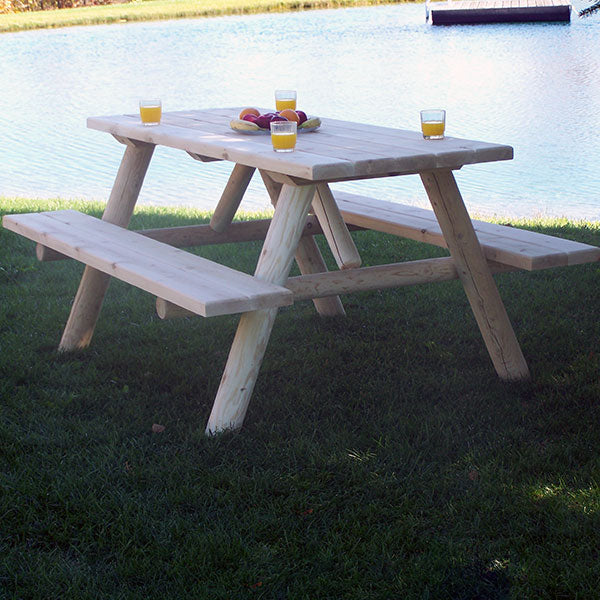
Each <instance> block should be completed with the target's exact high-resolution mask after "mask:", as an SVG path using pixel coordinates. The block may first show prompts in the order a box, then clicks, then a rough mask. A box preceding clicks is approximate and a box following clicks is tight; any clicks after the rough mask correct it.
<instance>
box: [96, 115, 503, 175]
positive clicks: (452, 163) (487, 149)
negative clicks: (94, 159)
mask: <svg viewBox="0 0 600 600" xmlns="http://www.w3.org/2000/svg"><path fill="white" fill-rule="evenodd" d="M240 110H241V108H240V107H233V108H217V109H206V110H184V111H174V112H165V113H163V115H162V119H161V123H160V125H157V126H154V127H145V126H143V125H142V124H141V121H140V118H139V115H138V114H128V115H114V116H100V117H90V118H88V120H87V125H88V127H89V128H91V129H96V130H99V131H105V132H107V133H111V134H113V135H115V136H117V137H123V138H128V139H133V140H138V141H143V142H148V143H152V144H156V145H163V146H169V147H171V148H177V149H180V150H185V151H186V152H189V153H190V154H192V155H196V156H197V157H199V158H201V159H205V160H229V161H232V162H236V163H239V164H243V165H247V166H250V167H255V168H258V169H263V170H266V171H272V172H275V173H281V174H283V175H288V176H290V177H296V178H299V179H303V180H308V181H340V180H347V179H364V178H370V177H387V176H391V175H403V174H408V173H418V172H422V171H427V170H430V169H438V168H450V169H458V168H461V167H462V166H463V165H466V164H474V163H481V162H490V161H497V160H509V159H511V158H512V157H513V149H512V147H511V146H507V145H503V144H494V143H487V142H480V141H475V140H466V139H460V138H454V137H446V138H444V139H443V140H424V139H423V136H422V134H421V132H420V131H416V130H407V129H396V128H391V127H381V126H377V125H368V124H362V123H354V122H350V121H341V120H337V119H329V118H324V117H321V116H320V115H319V116H320V117H321V121H322V124H321V127H320V128H319V129H317V130H316V131H313V132H306V133H300V134H299V135H298V141H297V144H296V150H295V151H294V152H291V153H277V152H273V149H272V146H271V141H270V137H269V134H268V132H264V133H263V132H256V133H254V132H251V133H249V134H246V133H242V132H239V131H234V130H233V129H231V127H230V126H229V122H230V121H231V120H232V119H235V118H237V116H238V114H239V112H240ZM259 110H261V109H259ZM267 111H268V109H262V110H261V112H267Z"/></svg>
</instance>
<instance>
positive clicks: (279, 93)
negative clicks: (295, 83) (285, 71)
mask: <svg viewBox="0 0 600 600" xmlns="http://www.w3.org/2000/svg"><path fill="white" fill-rule="evenodd" d="M275 108H276V110H277V111H280V110H283V109H284V108H291V109H292V110H296V91H295V90H275Z"/></svg>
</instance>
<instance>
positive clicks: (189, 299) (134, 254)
mask: <svg viewBox="0 0 600 600" xmlns="http://www.w3.org/2000/svg"><path fill="white" fill-rule="evenodd" d="M2 224H3V225H4V227H5V228H7V229H10V230H12V231H14V232H16V233H18V234H20V235H23V236H25V237H27V238H29V239H32V240H34V241H36V242H38V243H40V244H43V245H44V246H47V247H49V248H52V249H53V250H56V251H58V252H60V253H62V254H64V255H66V256H69V257H71V258H74V259H76V260H79V261H81V262H83V263H85V264H86V265H90V266H91V267H93V268H95V269H98V270H99V271H102V272H104V273H108V274H109V275H111V276H113V277H116V278H117V279H121V280H123V281H125V282H127V283H130V284H132V285H135V286H136V287H139V288H141V289H143V290H145V291H147V292H150V293H151V294H154V295H156V296H157V297H158V298H162V299H164V300H167V301H169V302H171V303H173V304H176V305H177V306H180V307H182V308H185V309H187V310H188V311H191V312H193V313H196V314H198V315H202V316H204V317H209V316H215V315H223V314H233V313H239V312H247V311H254V310H258V309H263V308H274V307H278V306H286V305H290V304H292V303H293V294H292V292H290V291H289V290H287V289H286V288H284V287H281V286H278V285H273V284H271V283H267V282H263V281H260V280H258V279H256V278H254V277H252V276H251V275H247V274H245V273H241V272H239V271H236V270H234V269H230V268H229V267H225V266H223V265H220V264H218V263H215V262H213V261H211V260H207V259H205V258H201V257H200V256H196V255H194V254H191V253H189V252H186V251H184V250H180V249H178V248H173V247H172V246H169V245H167V244H164V243H162V242H158V241H156V240H153V239H150V238H148V237H145V236H143V235H140V234H138V233H135V232H133V231H129V230H127V229H123V228H122V227H118V226H116V225H112V224H110V223H107V222H106V221H101V220H100V219H97V218H95V217H91V216H89V215H85V214H83V213H80V212H78V211H74V210H59V211H52V212H42V213H29V214H20V215H6V216H4V218H3V220H2Z"/></svg>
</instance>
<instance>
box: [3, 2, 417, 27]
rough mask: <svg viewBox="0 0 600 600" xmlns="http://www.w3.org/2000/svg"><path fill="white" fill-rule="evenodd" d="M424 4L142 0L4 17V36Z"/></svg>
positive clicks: (7, 14)
mask: <svg viewBox="0 0 600 600" xmlns="http://www.w3.org/2000/svg"><path fill="white" fill-rule="evenodd" d="M422 1H423V0H305V1H303V2H299V1H298V0H279V1H278V0H223V1H219V0H168V1H166V0H144V1H143V2H140V1H139V0H137V1H133V2H127V3H124V4H104V5H99V6H84V7H80V8H61V9H54V10H41V11H28V12H13V13H4V14H0V33H16V32H19V31H31V30H35V29H56V28H62V27H77V26H91V25H111V24H119V23H130V22H142V21H162V20H171V19H194V18H197V19H200V18H210V17H225V16H234V15H251V14H264V13H279V12H303V11H309V10H327V9H336V8H354V7H356V8H358V7H365V6H382V5H390V4H415V3H421V2H422Z"/></svg>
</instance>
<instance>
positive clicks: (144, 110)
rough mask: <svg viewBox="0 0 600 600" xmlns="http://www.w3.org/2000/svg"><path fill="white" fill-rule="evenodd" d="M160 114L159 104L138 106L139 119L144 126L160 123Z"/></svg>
mask: <svg viewBox="0 0 600 600" xmlns="http://www.w3.org/2000/svg"><path fill="white" fill-rule="evenodd" d="M161 113H162V109H161V106H160V104H159V105H157V106H149V105H148V106H146V105H140V117H141V119H142V123H143V124H144V125H147V124H155V123H160V118H161Z"/></svg>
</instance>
